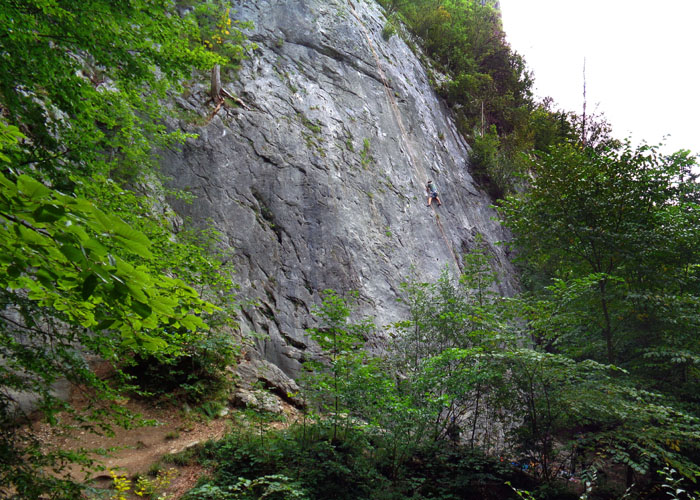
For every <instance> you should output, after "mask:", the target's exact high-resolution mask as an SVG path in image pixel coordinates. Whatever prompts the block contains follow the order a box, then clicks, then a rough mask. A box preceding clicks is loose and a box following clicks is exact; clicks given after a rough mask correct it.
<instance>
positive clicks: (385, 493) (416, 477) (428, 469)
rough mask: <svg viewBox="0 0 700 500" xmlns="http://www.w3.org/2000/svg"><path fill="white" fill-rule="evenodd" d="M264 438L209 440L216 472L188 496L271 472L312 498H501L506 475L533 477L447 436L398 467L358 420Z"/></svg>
mask: <svg viewBox="0 0 700 500" xmlns="http://www.w3.org/2000/svg"><path fill="white" fill-rule="evenodd" d="M265 443H266V445H265V446H263V447H261V446H260V440H259V439H258V437H257V436H256V435H247V434H240V433H239V434H232V435H229V436H228V437H227V438H225V439H224V440H222V441H221V442H219V443H209V444H208V445H207V447H206V448H205V450H203V452H202V453H203V454H202V459H203V460H204V461H205V462H207V463H210V464H215V467H214V477H213V479H212V480H208V481H207V482H206V483H204V484H202V485H200V486H199V487H197V488H195V489H194V490H192V491H191V492H190V493H188V495H187V496H186V497H185V498H186V499H188V500H209V499H218V498H249V497H247V496H241V497H237V496H216V495H221V494H222V493H226V494H228V492H229V491H232V488H239V487H240V485H241V484H249V483H245V482H242V481H248V482H251V483H255V482H256V481H261V480H263V479H265V477H268V478H269V477H278V478H279V477H284V478H293V479H294V481H289V480H288V481H289V482H286V483H285V484H286V486H287V487H290V488H294V489H296V491H297V492H303V494H304V495H305V496H298V497H293V496H292V497H288V498H309V499H312V500H315V499H318V500H327V499H334V500H344V499H347V500H359V499H372V500H402V499H408V498H412V499H438V498H441V499H448V498H464V499H469V498H473V499H494V500H495V499H505V498H509V495H510V496H512V497H513V498H515V497H514V495H511V493H512V491H511V490H509V489H508V488H507V487H506V486H505V481H507V480H510V481H512V482H513V483H515V484H517V485H519V486H520V487H523V488H532V486H533V485H534V483H533V482H532V481H530V480H528V479H527V478H526V477H525V476H524V475H522V473H520V472H518V471H517V470H515V469H513V468H511V467H510V466H509V465H508V464H506V463H503V462H500V461H498V460H496V459H492V458H488V457H486V456H485V455H484V454H483V453H481V452H480V451H478V450H475V451H474V450H469V449H467V448H464V447H446V446H445V443H443V442H441V443H435V444H434V445H432V446H426V447H422V448H420V449H416V450H414V453H413V458H412V459H411V460H409V461H408V462H407V463H406V464H405V466H403V467H401V468H400V469H398V470H397V469H395V468H394V467H393V463H392V462H391V461H387V458H388V457H390V456H391V453H388V450H384V449H382V448H380V447H378V446H377V442H376V440H375V439H374V436H373V435H370V434H367V433H366V432H365V431H363V430H362V429H357V428H356V429H353V430H352V431H351V432H348V433H347V434H344V435H342V436H336V437H335V439H334V438H333V427H332V425H327V424H326V423H323V422H319V423H316V424H313V425H309V426H306V428H302V426H300V425H296V426H292V427H291V428H290V429H288V430H285V431H280V432H272V433H269V434H268V435H267V437H266V439H265ZM273 475H274V476H273ZM300 494H301V493H300ZM206 495H209V496H206ZM256 498H257V497H256ZM271 498H277V497H271Z"/></svg>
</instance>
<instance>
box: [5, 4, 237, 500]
mask: <svg viewBox="0 0 700 500" xmlns="http://www.w3.org/2000/svg"><path fill="white" fill-rule="evenodd" d="M232 34H233V33H232ZM235 40H237V39H236V38H234V42H233V44H234V45H236V42H235ZM0 61H2V67H3V71H2V73H1V74H0V108H1V111H2V118H0V232H2V242H1V244H0V270H1V271H0V272H2V277H0V281H2V293H1V297H2V298H1V301H2V305H1V306H0V314H1V315H2V318H1V320H0V335H1V337H0V350H1V358H2V362H0V371H1V372H2V377H1V380H2V382H1V383H2V388H1V390H0V417H1V418H2V432H1V435H2V443H1V444H0V446H1V450H0V452H1V454H2V457H3V459H2V460H0V462H2V465H1V466H0V476H1V480H0V484H2V486H0V489H2V493H3V494H8V495H9V494H10V491H13V492H14V493H13V494H16V495H18V496H19V497H21V498H38V497H40V496H41V495H46V494H51V495H53V496H54V497H60V496H61V495H64V496H66V497H71V496H72V497H75V494H68V493H66V491H68V490H70V491H73V492H75V491H77V489H76V488H77V486H75V485H71V484H70V483H69V482H67V481H61V480H59V479H57V477H56V476H52V475H51V474H48V473H47V474H40V473H38V471H39V470H42V469H43V468H45V467H55V468H56V470H60V468H61V467H62V466H63V464H65V463H66V461H70V460H78V461H80V462H81V463H84V464H88V461H87V460H86V459H85V455H81V454H76V453H72V452H68V451H59V452H56V453H48V452H46V450H43V449H41V448H40V447H39V446H38V444H39V443H38V442H37V441H36V440H34V439H33V437H32V436H31V435H28V434H24V433H22V432H20V431H19V427H18V424H19V422H18V420H17V419H16V417H17V415H16V412H17V411H18V410H19V409H20V408H21V407H22V405H20V404H19V403H18V401H19V399H22V398H25V397H30V398H38V399H37V401H36V404H37V405H38V407H39V409H41V410H43V413H44V415H45V416H46V417H47V418H48V419H49V421H50V422H52V423H54V422H56V419H55V415H56V413H57V412H58V411H60V410H64V409H65V410H70V407H69V406H68V405H67V404H66V403H64V402H62V401H60V400H59V399H57V398H56V397H55V395H54V393H53V391H52V384H53V383H54V382H56V381H58V380H59V379H62V378H65V379H67V380H68V381H69V382H70V383H73V384H76V385H80V386H83V387H86V388H87V389H88V391H87V393H88V394H92V395H93V396H95V397H96V399H92V400H91V404H90V406H89V408H88V409H87V410H86V411H85V412H81V413H79V414H76V415H75V417H76V419H77V421H78V424H79V425H82V426H84V427H86V428H90V429H95V430H97V429H108V427H109V422H108V420H107V419H106V418H105V416H106V415H107V414H108V413H109V411H108V410H113V411H116V412H117V413H116V415H119V407H118V405H115V404H112V403H110V402H111V401H114V400H115V399H116V398H117V397H118V395H119V394H120V393H121V391H123V390H124V388H125V387H128V383H127V382H128V377H127V376H126V375H125V374H124V373H123V372H122V371H120V369H121V368H122V366H123V365H122V363H124V362H129V360H133V359H135V358H136V357H154V358H157V359H159V360H162V361H163V362H165V360H166V359H173V358H174V357H175V358H182V357H186V356H190V355H192V353H193V352H200V353H201V352H202V349H204V350H206V349H207V348H205V347H202V346H204V345H206V344H207V343H209V341H210V340H211V338H210V337H207V336H206V335H205V327H206V324H205V320H204V318H206V317H207V316H210V315H211V313H213V312H214V311H215V310H216V307H215V306H213V305H212V304H211V303H210V302H209V301H207V300H204V299H202V298H200V294H199V293H198V291H197V290H195V289H194V288H193V287H192V286H190V285H189V284H186V283H185V281H187V282H188V283H199V284H200V285H199V287H200V289H201V284H202V283H204V281H205V280H210V279H213V280H214V281H217V282H218V285H220V286H218V285H216V286H215V288H216V290H217V291H215V292H212V293H211V294H209V296H208V298H210V299H212V300H215V301H216V302H218V303H221V304H222V305H226V306H228V305H229V304H228V299H225V298H223V295H225V294H226V293H227V291H230V288H229V287H228V286H227V285H226V284H225V282H226V280H227V277H228V278H230V269H228V268H226V267H225V266H222V265H221V262H222V261H221V259H220V258H218V257H215V256H213V255H207V253H206V251H203V250H201V249H199V250H198V249H197V248H196V245H194V244H193V243H188V242H187V240H186V239H185V238H183V237H182V236H183V235H180V238H179V240H174V239H173V237H172V236H170V235H169V234H168V230H169V229H170V227H171V224H170V223H169V221H167V220H165V218H164V217H162V218H159V217H155V216H154V214H155V213H156V212H157V210H156V206H157V202H156V201H155V199H157V198H158V197H151V198H150V199H149V198H148V197H146V196H135V195H134V194H133V193H132V192H126V191H124V190H123V189H122V188H121V187H120V186H119V184H120V183H121V184H125V183H128V184H129V185H131V186H132V187H135V186H138V185H142V186H145V185H154V184H157V177H154V176H153V174H154V173H155V168H154V166H155V161H156V160H157V158H156V157H155V155H154V154H153V151H154V148H159V147H164V146H169V145H173V144H175V143H177V142H178V141H180V140H182V139H184V137H185V136H184V135H183V134H181V133H178V132H172V131H168V130H166V128H165V126H164V124H163V120H162V116H163V105H162V102H163V99H164V98H165V97H167V96H168V95H170V94H171V93H173V92H177V91H179V90H180V89H181V88H182V83H183V82H184V81H186V80H187V79H189V78H190V77H191V75H192V71H193V70H195V69H196V70H208V69H210V68H211V67H212V66H213V65H214V64H217V63H219V64H225V63H226V62H227V59H226V57H224V56H222V55H220V54H216V53H214V52H212V51H211V50H209V48H207V47H205V46H204V45H203V44H202V35H201V27H200V25H199V24H198V23H197V20H196V18H195V17H194V16H193V15H191V14H185V15H180V13H179V12H178V10H177V8H176V5H175V4H174V3H173V2H170V1H168V0H153V1H151V0H143V1H141V0H137V1H130V2H112V1H106V0H90V1H86V2H80V3H76V2H69V1H63V0H49V1H35V0H29V1H22V2H19V1H10V2H6V3H3V4H2V6H0ZM149 194H152V192H149ZM154 198H155V199H154ZM115 213H119V214H120V216H119V217H117V216H116V215H115ZM146 234H147V235H146ZM151 242H153V243H151ZM174 269H178V271H174ZM228 312H229V311H228V310H227V311H226V314H228ZM220 314H224V311H223V310H222V311H221V313H220ZM207 319H215V320H216V321H219V320H221V321H226V320H225V318H223V317H221V316H219V317H218V318H212V317H209V318H207ZM95 358H98V359H102V360H104V362H106V363H108V364H110V365H112V366H113V367H114V368H115V370H116V371H115V372H114V373H115V374H116V375H115V377H113V379H112V380H111V381H110V383H107V381H104V380H102V379H101V378H99V377H98V376H97V375H96V374H95V372H94V371H93V366H92V364H91V360H93V359H95ZM100 396H104V398H103V399H104V401H102V402H100V401H98V399H99V397H100ZM110 407H111V408H110ZM122 413H123V412H122ZM113 414H114V413H113ZM118 421H120V422H121V423H124V424H129V419H127V418H121V419H118ZM47 470H48V469H47Z"/></svg>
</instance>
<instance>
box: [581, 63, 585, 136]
mask: <svg viewBox="0 0 700 500" xmlns="http://www.w3.org/2000/svg"><path fill="white" fill-rule="evenodd" d="M581 142H582V143H583V145H584V146H585V145H586V58H585V57H584V58H583V116H582V122H581Z"/></svg>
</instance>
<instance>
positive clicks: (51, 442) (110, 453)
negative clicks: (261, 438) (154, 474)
mask: <svg viewBox="0 0 700 500" xmlns="http://www.w3.org/2000/svg"><path fill="white" fill-rule="evenodd" d="M125 406H126V407H127V408H128V409H129V410H130V411H132V412H133V413H137V414H140V415H142V416H143V417H144V418H146V419H152V420H155V421H156V422H158V423H157V425H155V426H146V427H136V428H133V429H123V428H121V427H116V426H115V427H114V428H113V431H114V435H113V436H100V435H96V434H93V433H91V432H88V431H77V430H76V431H74V432H70V433H68V434H58V433H56V432H55V430H56V429H55V428H52V427H51V426H49V425H48V424H46V423H35V424H34V425H33V426H32V429H31V432H33V434H34V435H35V436H36V437H38V438H39V439H40V440H41V441H42V442H43V443H44V444H45V445H46V446H47V447H48V448H61V449H78V448H87V449H91V450H100V452H99V454H94V455H92V457H93V458H95V459H97V460H98V461H99V462H100V463H101V464H102V465H103V466H104V467H105V470H104V471H97V472H93V473H92V475H91V477H85V475H84V474H83V473H82V472H81V470H80V468H78V467H72V468H71V469H69V473H70V474H71V476H73V477H74V478H75V479H76V480H79V481H85V480H89V479H91V483H92V484H93V485H94V486H96V487H98V488H109V487H110V486H111V485H112V479H111V477H110V475H109V471H110V470H113V471H115V472H117V473H119V474H126V476H127V477H129V478H132V477H134V476H137V475H144V476H145V475H146V474H147V473H148V472H149V469H150V468H151V467H152V465H153V464H155V463H157V462H158V461H159V460H160V459H161V458H162V457H163V456H164V455H167V454H170V453H178V452H180V451H182V450H184V449H186V448H189V447H191V446H194V445H196V444H198V443H202V442H205V441H207V440H209V439H220V438H222V437H223V436H224V435H225V434H226V432H227V430H228V429H229V428H230V426H231V424H230V422H231V420H230V419H229V418H226V417H224V418H216V419H213V420H208V421H207V420H205V419H203V418H202V419H197V418H193V417H192V416H188V415H187V414H185V412H184V411H182V409H181V408H176V407H174V406H172V405H153V404H150V403H148V402H146V401H129V402H128V403H126V404H125ZM103 450H104V451H107V453H106V454H105V455H103ZM165 467H171V465H166V466H165ZM177 469H178V474H177V477H176V478H175V479H174V480H173V481H172V484H171V486H170V487H169V488H168V492H169V493H171V494H174V496H173V497H172V498H179V497H180V496H181V495H182V494H184V493H185V492H186V491H187V490H188V489H190V488H191V487H192V486H193V485H194V483H195V482H196V481H197V479H198V478H199V476H200V475H201V474H202V473H204V471H203V469H202V468H201V467H199V466H189V467H178V468H177ZM135 498H136V497H135Z"/></svg>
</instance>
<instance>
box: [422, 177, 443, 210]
mask: <svg viewBox="0 0 700 500" xmlns="http://www.w3.org/2000/svg"><path fill="white" fill-rule="evenodd" d="M425 192H426V194H427V195H428V206H430V204H431V203H432V202H433V200H435V201H437V204H438V207H439V206H441V205H442V202H441V201H440V197H439V196H438V190H437V188H436V187H435V184H433V181H428V183H427V184H426V185H425Z"/></svg>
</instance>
